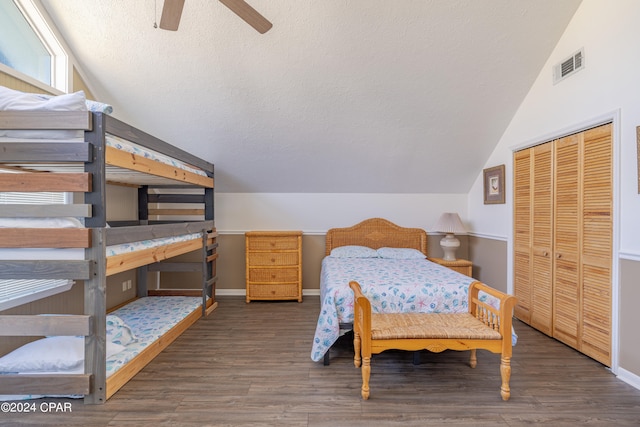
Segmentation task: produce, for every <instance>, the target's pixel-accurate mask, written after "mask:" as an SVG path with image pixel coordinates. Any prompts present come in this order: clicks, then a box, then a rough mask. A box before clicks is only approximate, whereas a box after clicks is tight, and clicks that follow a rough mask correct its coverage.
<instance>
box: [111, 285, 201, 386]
mask: <svg viewBox="0 0 640 427" xmlns="http://www.w3.org/2000/svg"><path fill="white" fill-rule="evenodd" d="M199 307H202V298H200V297H182V296H166V297H164V296H163V297H146V298H139V299H137V300H135V301H132V302H131V303H129V304H127V305H125V306H124V307H121V308H119V309H117V310H115V311H113V312H112V313H110V314H113V315H115V316H118V317H119V318H121V319H122V320H123V321H124V322H125V323H126V325H127V326H129V327H130V328H131V331H132V332H133V335H134V336H135V340H134V341H133V342H131V343H130V344H127V345H126V348H125V350H123V351H121V352H120V353H117V354H115V355H113V356H111V357H110V358H108V359H107V377H109V376H110V375H112V374H113V373H114V372H115V371H117V370H118V369H120V368H121V367H122V366H123V365H124V364H126V363H127V362H128V361H130V360H131V359H133V358H134V357H135V356H137V355H138V354H139V353H140V352H141V351H142V350H144V349H145V348H146V347H148V346H149V344H151V343H152V342H154V341H156V340H157V339H158V338H159V337H160V336H162V335H163V334H165V333H166V332H167V331H168V330H169V329H171V328H172V327H174V326H175V325H176V324H178V323H179V322H180V321H181V320H182V319H184V318H185V317H187V316H188V315H189V314H190V313H191V312H193V310H195V309H197V308H199Z"/></svg>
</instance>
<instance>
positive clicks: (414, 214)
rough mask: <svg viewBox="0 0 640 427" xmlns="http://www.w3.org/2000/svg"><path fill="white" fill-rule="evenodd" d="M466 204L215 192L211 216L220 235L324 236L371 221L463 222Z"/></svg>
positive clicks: (462, 197) (420, 197) (438, 198)
mask: <svg viewBox="0 0 640 427" xmlns="http://www.w3.org/2000/svg"><path fill="white" fill-rule="evenodd" d="M466 204H467V195H466V194H333V193H317V194H308V193H304V194H303V193H216V195H215V215H216V228H217V229H218V232H220V233H240V232H242V233H244V232H245V231H248V230H259V229H267V230H302V231H304V232H306V233H324V232H326V231H327V230H328V229H329V228H332V227H347V226H350V225H354V224H356V223H358V222H360V221H362V220H364V219H367V218H371V217H382V218H386V219H388V220H389V221H392V222H394V223H396V224H398V225H400V226H403V227H419V228H423V229H425V230H427V231H429V230H431V227H432V226H433V225H434V224H435V222H436V220H437V219H438V217H439V216H440V214H441V213H442V212H458V213H459V214H460V218H461V219H462V221H463V223H466V222H467V208H466Z"/></svg>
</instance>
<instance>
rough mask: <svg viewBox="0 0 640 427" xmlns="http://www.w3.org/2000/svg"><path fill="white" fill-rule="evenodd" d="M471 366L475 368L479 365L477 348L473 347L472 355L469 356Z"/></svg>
mask: <svg viewBox="0 0 640 427" xmlns="http://www.w3.org/2000/svg"><path fill="white" fill-rule="evenodd" d="M469 366H471V367H472V368H475V367H476V366H478V358H477V357H476V349H475V348H472V349H471V357H470V358H469Z"/></svg>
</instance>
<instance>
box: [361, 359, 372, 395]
mask: <svg viewBox="0 0 640 427" xmlns="http://www.w3.org/2000/svg"><path fill="white" fill-rule="evenodd" d="M370 376H371V358H370V357H364V358H362V398H363V399H364V400H367V399H369V377H370Z"/></svg>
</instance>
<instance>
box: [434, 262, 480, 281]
mask: <svg viewBox="0 0 640 427" xmlns="http://www.w3.org/2000/svg"><path fill="white" fill-rule="evenodd" d="M427 259H428V260H429V261H433V262H435V263H436V264H440V265H442V266H445V267H447V268H450V269H451V270H454V271H457V272H458V273H462V274H464V275H466V276H469V277H473V276H472V274H473V273H472V271H471V270H472V267H473V263H472V262H471V261H468V260H466V259H459V258H458V259H457V260H455V261H445V260H444V259H442V258H427Z"/></svg>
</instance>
